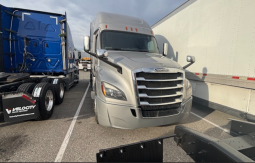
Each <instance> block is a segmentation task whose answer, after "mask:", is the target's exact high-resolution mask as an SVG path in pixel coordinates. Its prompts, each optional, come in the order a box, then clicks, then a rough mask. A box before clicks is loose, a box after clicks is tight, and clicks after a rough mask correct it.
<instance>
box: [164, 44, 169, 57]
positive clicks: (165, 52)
mask: <svg viewBox="0 0 255 163" xmlns="http://www.w3.org/2000/svg"><path fill="white" fill-rule="evenodd" d="M167 50H168V44H167V43H164V44H163V55H164V56H167Z"/></svg>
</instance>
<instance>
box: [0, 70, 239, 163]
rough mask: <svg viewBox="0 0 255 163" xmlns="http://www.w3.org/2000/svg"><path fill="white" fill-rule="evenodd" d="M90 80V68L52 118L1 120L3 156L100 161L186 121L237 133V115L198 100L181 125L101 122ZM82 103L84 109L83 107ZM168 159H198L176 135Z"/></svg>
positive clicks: (213, 131) (216, 133)
mask: <svg viewBox="0 0 255 163" xmlns="http://www.w3.org/2000/svg"><path fill="white" fill-rule="evenodd" d="M88 84H89V72H83V71H80V82H79V84H78V85H76V86H74V87H72V88H71V89H70V90H69V91H67V92H66V94H65V100H64V102H63V103H62V104H61V105H57V106H55V110H54V113H53V115H52V117H51V118H50V119H49V120H46V121H26V122H19V123H4V122H3V121H1V122H0V161H1V162H15V161H19V162H20V161H22V162H53V161H55V160H56V161H62V162H77V161H78V162H80V161H81V162H95V161H96V153H97V152H99V150H100V149H106V148H110V147H115V146H119V145H124V144H129V143H134V142H139V141H142V140H148V139H153V138H157V137H162V136H167V135H171V134H173V133H174V128H175V126H176V125H180V124H181V125H184V126H187V127H190V128H192V129H195V130H197V131H199V132H202V133H205V134H207V135H210V136H212V137H214V138H218V139H223V138H229V137H231V136H230V135H229V134H227V131H228V130H229V127H230V126H229V121H228V120H227V118H235V117H233V116H231V115H228V114H225V113H222V112H219V111H215V110H212V109H209V108H206V107H203V106H200V105H198V104H193V107H192V110H191V114H190V116H189V117H188V118H187V119H185V120H184V121H182V122H181V123H179V124H175V125H168V126H160V127H147V128H140V129H135V130H122V129H115V128H107V127H103V126H100V125H98V124H97V123H96V121H95V118H94V112H93V101H92V99H91V98H90V89H88V91H87V94H86V96H85V98H83V96H84V95H85V91H86V89H87V88H88ZM83 99H84V100H83ZM79 105H80V107H79ZM79 108H80V112H77V110H79ZM77 113H79V114H78V115H77V117H76V118H77V119H76V118H75V120H74V116H75V114H77ZM0 116H1V117H0V118H1V119H2V118H3V117H2V115H0ZM235 119H237V118H235ZM70 126H71V127H70ZM72 126H73V128H72ZM164 161H165V162H170V161H171V162H186V161H189V162H193V160H192V159H191V158H190V157H189V156H188V155H186V153H185V152H184V151H183V150H182V149H181V148H179V147H177V146H176V143H175V142H174V140H173V139H171V138H170V139H166V140H164Z"/></svg>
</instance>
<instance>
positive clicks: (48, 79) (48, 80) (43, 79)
mask: <svg viewBox="0 0 255 163" xmlns="http://www.w3.org/2000/svg"><path fill="white" fill-rule="evenodd" d="M44 82H46V83H51V82H52V79H51V78H42V80H41V82H40V83H44Z"/></svg>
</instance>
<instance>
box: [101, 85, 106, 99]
mask: <svg viewBox="0 0 255 163" xmlns="http://www.w3.org/2000/svg"><path fill="white" fill-rule="evenodd" d="M102 92H103V94H104V95H105V96H106V93H105V88H104V84H103V83H102Z"/></svg>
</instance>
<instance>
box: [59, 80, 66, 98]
mask: <svg viewBox="0 0 255 163" xmlns="http://www.w3.org/2000/svg"><path fill="white" fill-rule="evenodd" d="M59 87H60V98H63V97H64V93H65V88H64V84H63V83H62V82H61V83H60V84H59Z"/></svg>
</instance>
